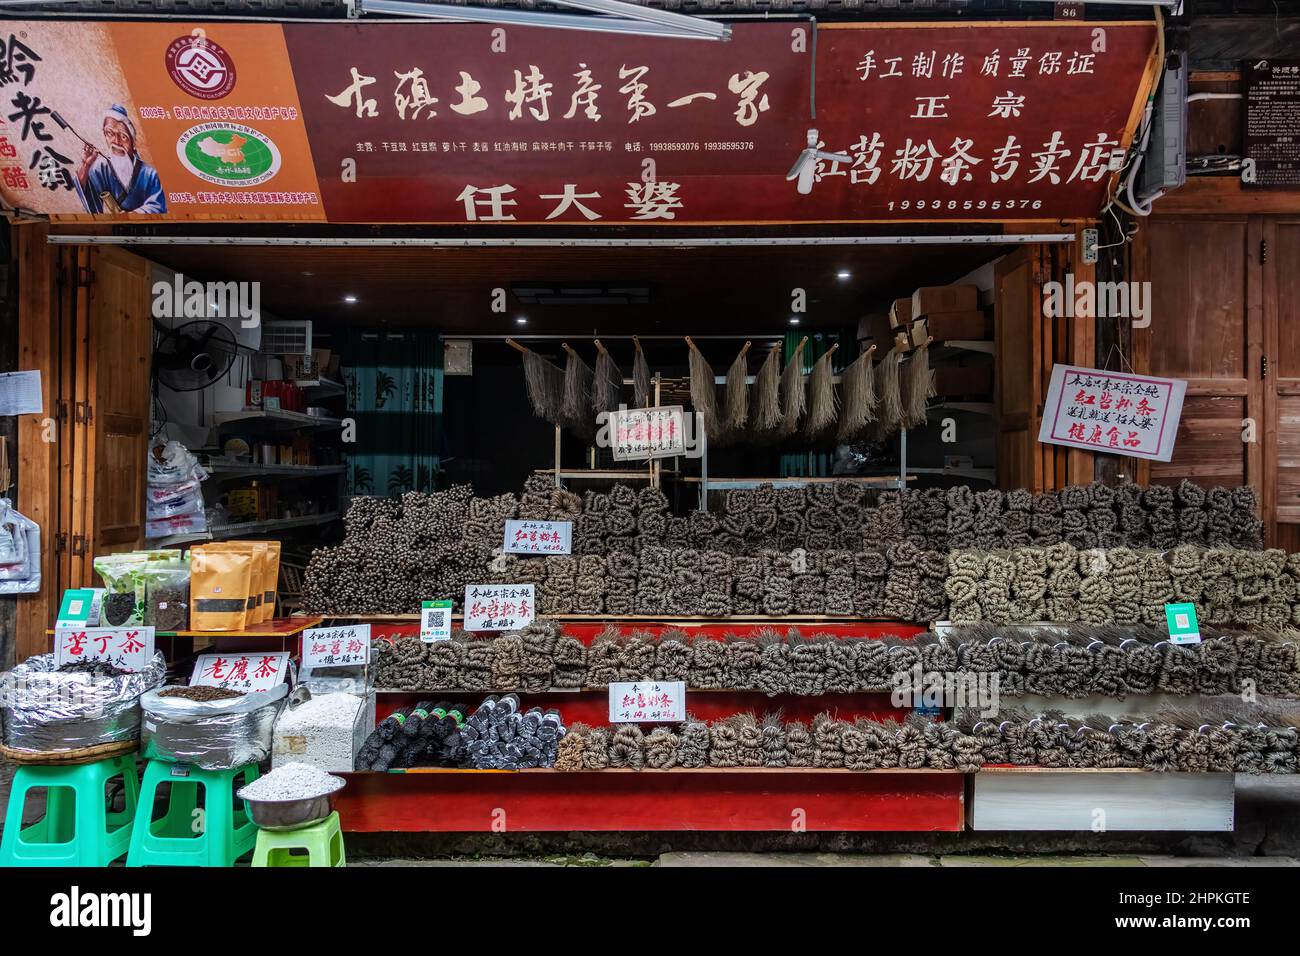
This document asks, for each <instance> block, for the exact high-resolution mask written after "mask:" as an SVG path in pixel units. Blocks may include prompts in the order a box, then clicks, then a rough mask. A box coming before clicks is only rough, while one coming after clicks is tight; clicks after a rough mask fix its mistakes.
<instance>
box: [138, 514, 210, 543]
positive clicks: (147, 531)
mask: <svg viewBox="0 0 1300 956" xmlns="http://www.w3.org/2000/svg"><path fill="white" fill-rule="evenodd" d="M207 530H208V516H207V512H205V511H202V510H200V511H195V512H193V513H192V514H186V515H176V516H175V517H172V518H158V519H156V520H153V521H146V522H145V526H144V536H145V537H146V538H166V537H168V536H170V535H173V534H203V533H204V532H205V531H207Z"/></svg>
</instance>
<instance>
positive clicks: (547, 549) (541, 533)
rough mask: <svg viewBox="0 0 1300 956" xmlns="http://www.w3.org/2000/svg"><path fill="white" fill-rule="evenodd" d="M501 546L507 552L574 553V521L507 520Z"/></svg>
mask: <svg viewBox="0 0 1300 956" xmlns="http://www.w3.org/2000/svg"><path fill="white" fill-rule="evenodd" d="M501 548H502V550H503V551H505V552H506V553H507V554H572V553H573V522H572V521H518V520H515V519H510V520H508V521H507V522H506V531H505V540H504V541H503V542H502V543H501Z"/></svg>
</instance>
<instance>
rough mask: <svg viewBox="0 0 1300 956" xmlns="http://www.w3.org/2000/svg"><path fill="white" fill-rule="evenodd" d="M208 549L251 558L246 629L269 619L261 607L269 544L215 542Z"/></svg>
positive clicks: (258, 542) (266, 612)
mask: <svg viewBox="0 0 1300 956" xmlns="http://www.w3.org/2000/svg"><path fill="white" fill-rule="evenodd" d="M205 547H208V548H214V549H216V550H218V551H247V552H248V553H249V554H251V555H252V556H253V577H252V581H251V582H250V584H249V589H250V590H249V607H248V620H247V622H246V624H245V626H246V628H252V627H253V626H254V625H256V624H261V623H262V622H263V621H269V620H270V619H271V613H268V611H267V609H266V608H265V607H264V606H263V605H264V603H265V593H266V585H265V581H266V571H267V565H268V564H269V563H270V562H269V556H270V546H269V542H266V541H217V542H214V543H213V544H210V545H205Z"/></svg>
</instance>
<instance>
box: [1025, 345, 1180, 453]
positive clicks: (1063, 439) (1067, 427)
mask: <svg viewBox="0 0 1300 956" xmlns="http://www.w3.org/2000/svg"><path fill="white" fill-rule="evenodd" d="M1186 392H1187V383H1186V382H1185V381H1183V380H1182V379H1176V378H1156V377H1154V376H1151V375H1129V374H1125V373H1122V372H1104V371H1101V370H1100V369H1095V368H1078V367H1076V366H1072V365H1055V366H1053V367H1052V382H1051V385H1050V386H1048V389H1047V401H1046V402H1044V403H1043V423H1042V426H1041V427H1040V428H1039V431H1038V440H1039V441H1040V442H1045V443H1048V444H1052V445H1068V446H1070V447H1072V448H1084V449H1087V450H1088V451H1099V452H1106V453H1108V454H1112V455H1129V456H1131V457H1134V458H1146V459H1149V460H1151V461H1169V459H1170V458H1172V457H1173V454H1174V438H1175V436H1176V435H1177V433H1178V420H1179V418H1180V417H1181V416H1182V412H1183V396H1184V395H1185V394H1186Z"/></svg>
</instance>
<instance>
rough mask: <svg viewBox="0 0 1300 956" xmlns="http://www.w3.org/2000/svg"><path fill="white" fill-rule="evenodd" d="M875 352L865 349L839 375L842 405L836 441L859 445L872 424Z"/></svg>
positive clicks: (874, 411) (874, 393) (873, 347)
mask: <svg viewBox="0 0 1300 956" xmlns="http://www.w3.org/2000/svg"><path fill="white" fill-rule="evenodd" d="M875 349H876V347H875V346H874V345H872V346H870V347H869V348H867V349H866V350H865V351H863V353H862V354H861V355H859V356H858V357H857V358H856V359H855V360H854V361H853V364H851V365H850V366H849V367H848V368H846V369H845V370H844V371H843V372H842V373H841V374H840V390H841V391H842V392H843V393H844V404H843V406H842V407H841V408H840V424H839V432H838V434H837V435H836V438H838V439H839V440H840V441H841V442H852V441H860V440H861V439H862V438H863V437H864V436H865V433H866V431H867V426H868V425H869V424H870V423H871V422H873V421H875V418H876V384H875V381H874V379H875V376H874V375H873V374H872V373H873V371H874V369H875V366H874V365H872V363H871V353H872V352H874V351H875Z"/></svg>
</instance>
